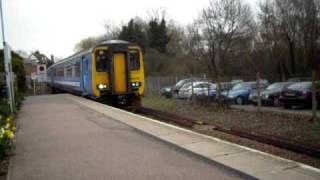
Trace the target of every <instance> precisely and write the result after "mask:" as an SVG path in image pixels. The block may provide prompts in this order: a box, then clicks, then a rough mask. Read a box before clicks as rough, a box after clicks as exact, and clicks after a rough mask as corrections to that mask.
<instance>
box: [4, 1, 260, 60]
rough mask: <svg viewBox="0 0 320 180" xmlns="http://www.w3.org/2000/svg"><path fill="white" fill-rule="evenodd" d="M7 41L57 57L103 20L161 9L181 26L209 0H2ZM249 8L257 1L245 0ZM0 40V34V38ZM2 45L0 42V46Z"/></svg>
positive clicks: (97, 32) (93, 31)
mask: <svg viewBox="0 0 320 180" xmlns="http://www.w3.org/2000/svg"><path fill="white" fill-rule="evenodd" d="M2 1H3V12H4V22H5V23H4V25H5V36H6V41H7V42H8V44H9V45H10V46H11V47H12V49H13V50H23V51H25V52H28V53H30V52H31V51H34V50H40V52H42V53H44V54H46V55H47V56H48V57H49V56H50V55H51V54H53V55H54V56H56V57H61V58H63V57H66V56H69V55H71V54H73V53H74V51H73V50H74V46H75V44H76V43H78V42H79V41H80V40H81V39H83V38H86V37H89V36H96V35H100V34H103V33H104V31H105V29H104V26H103V25H104V22H112V23H114V24H116V25H117V24H122V23H126V22H127V21H128V20H130V18H132V17H136V16H139V17H142V18H147V17H148V11H150V10H154V9H159V8H163V9H165V10H166V13H167V16H168V17H170V18H171V19H173V20H174V21H175V22H178V23H179V24H181V25H185V24H188V23H192V21H193V20H194V19H195V18H197V16H198V15H199V12H200V11H201V10H202V9H203V8H204V7H206V5H208V4H209V0H135V1H133V0H87V1H85V0H2ZM246 1H247V2H248V3H249V4H250V5H251V6H252V7H254V6H255V4H257V3H256V1H257V0H246ZM1 39H2V37H1ZM0 47H2V45H1V46H0Z"/></svg>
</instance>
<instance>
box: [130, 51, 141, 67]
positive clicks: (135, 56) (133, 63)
mask: <svg viewBox="0 0 320 180" xmlns="http://www.w3.org/2000/svg"><path fill="white" fill-rule="evenodd" d="M129 58H130V70H131V71H134V70H139V69H140V55H139V51H130V53H129Z"/></svg>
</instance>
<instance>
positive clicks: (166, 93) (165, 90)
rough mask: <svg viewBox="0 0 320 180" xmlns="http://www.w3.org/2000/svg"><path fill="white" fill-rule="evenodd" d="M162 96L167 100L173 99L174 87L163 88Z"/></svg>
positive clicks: (161, 90)
mask: <svg viewBox="0 0 320 180" xmlns="http://www.w3.org/2000/svg"><path fill="white" fill-rule="evenodd" d="M160 95H161V96H164V97H166V98H172V86H165V87H163V88H161V89H160Z"/></svg>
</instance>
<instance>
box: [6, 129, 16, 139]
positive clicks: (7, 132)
mask: <svg viewBox="0 0 320 180" xmlns="http://www.w3.org/2000/svg"><path fill="white" fill-rule="evenodd" d="M5 135H6V136H7V137H8V138H9V139H12V138H13V137H14V134H13V132H12V131H10V130H5Z"/></svg>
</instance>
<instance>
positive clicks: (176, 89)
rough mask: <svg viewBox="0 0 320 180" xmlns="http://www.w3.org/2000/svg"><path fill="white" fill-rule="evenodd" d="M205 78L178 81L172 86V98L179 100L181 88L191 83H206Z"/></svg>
mask: <svg viewBox="0 0 320 180" xmlns="http://www.w3.org/2000/svg"><path fill="white" fill-rule="evenodd" d="M206 81H207V80H205V79H204V78H189V79H182V80H180V81H178V82H177V83H176V84H175V85H174V86H172V88H171V91H172V96H173V97H174V98H178V94H179V91H180V88H181V87H182V86H184V85H185V84H188V83H190V82H206Z"/></svg>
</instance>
